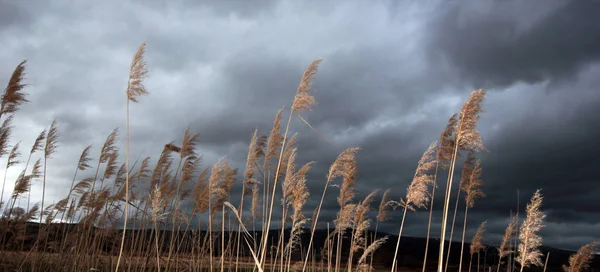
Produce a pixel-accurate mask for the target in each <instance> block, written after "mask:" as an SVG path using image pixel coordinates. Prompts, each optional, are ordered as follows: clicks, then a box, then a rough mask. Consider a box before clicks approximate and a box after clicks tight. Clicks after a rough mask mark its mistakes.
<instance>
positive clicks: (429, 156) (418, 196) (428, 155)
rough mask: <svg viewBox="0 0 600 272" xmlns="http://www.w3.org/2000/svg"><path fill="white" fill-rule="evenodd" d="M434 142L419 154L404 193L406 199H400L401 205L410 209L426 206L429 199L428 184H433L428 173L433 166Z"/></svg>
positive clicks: (431, 176)
mask: <svg viewBox="0 0 600 272" xmlns="http://www.w3.org/2000/svg"><path fill="white" fill-rule="evenodd" d="M436 144H437V143H436V142H433V143H432V144H430V145H429V147H428V148H427V150H425V152H424V153H423V156H421V159H420V160H419V164H418V166H417V170H416V171H415V175H414V178H413V180H412V182H411V183H410V185H409V186H408V190H407V193H406V199H405V200H402V201H401V203H402V204H401V205H402V206H404V207H406V208H407V209H409V210H411V211H415V207H419V208H426V207H427V206H426V203H427V202H428V201H429V197H430V196H429V192H428V191H429V190H428V186H429V185H433V175H431V174H429V172H431V170H433V169H434V168H435V147H436Z"/></svg>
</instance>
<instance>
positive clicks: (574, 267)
mask: <svg viewBox="0 0 600 272" xmlns="http://www.w3.org/2000/svg"><path fill="white" fill-rule="evenodd" d="M599 244H600V243H598V242H597V241H594V242H591V243H589V244H587V245H585V246H582V247H581V248H579V250H577V253H575V254H573V255H571V256H570V257H569V266H565V265H563V269H564V270H565V272H582V271H585V270H586V269H588V268H589V267H590V263H591V262H592V259H594V256H595V255H596V247H598V245H599Z"/></svg>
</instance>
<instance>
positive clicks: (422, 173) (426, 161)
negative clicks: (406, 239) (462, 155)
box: [391, 142, 437, 272]
mask: <svg viewBox="0 0 600 272" xmlns="http://www.w3.org/2000/svg"><path fill="white" fill-rule="evenodd" d="M436 146H437V142H433V143H431V144H430V145H429V147H428V148H427V150H425V152H424V153H423V155H422V156H421V159H419V163H418V165H417V169H416V170H415V174H414V176H413V180H412V182H411V183H410V185H409V186H408V189H407V193H406V198H405V199H401V200H400V206H402V207H403V208H404V211H403V213H402V221H401V223H400V230H399V231H398V240H397V241H396V250H395V252H394V260H393V261H392V270H391V271H392V272H394V269H395V268H396V258H397V256H398V250H399V249H400V238H401V237H402V230H403V228H404V219H405V218H406V211H407V210H411V211H413V212H414V211H416V208H425V209H426V208H427V205H426V203H427V202H428V201H429V198H430V197H431V196H430V195H429V193H428V186H430V185H434V183H433V178H434V177H433V175H431V174H430V172H431V171H432V170H433V169H434V168H435V165H436V156H435V150H436Z"/></svg>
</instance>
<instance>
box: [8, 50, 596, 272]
mask: <svg viewBox="0 0 600 272" xmlns="http://www.w3.org/2000/svg"><path fill="white" fill-rule="evenodd" d="M145 47H146V43H145V42H144V43H142V44H141V45H140V46H139V48H138V50H137V51H136V53H135V54H134V56H133V59H132V62H131V66H130V67H129V68H130V69H129V77H128V84H127V89H126V105H125V107H126V121H127V122H126V139H125V154H124V161H120V160H121V158H120V156H119V155H120V154H119V153H120V147H119V146H118V145H117V144H116V143H117V139H118V137H119V130H118V128H115V129H114V130H112V131H111V132H110V133H108V136H107V138H106V140H105V142H104V143H103V145H102V147H101V148H100V150H99V154H98V155H97V158H94V157H93V156H92V146H91V145H90V146H87V147H85V148H84V149H83V151H82V153H81V155H80V156H79V157H78V158H76V159H78V160H77V161H76V162H77V163H74V164H73V166H75V168H74V169H73V170H74V173H73V178H72V180H71V182H70V186H68V187H65V197H64V198H61V199H60V200H59V201H57V202H56V203H51V204H50V205H48V201H47V199H46V187H47V186H55V184H56V181H54V180H50V179H48V178H47V176H48V173H52V171H54V170H56V169H54V168H52V165H51V164H50V163H51V160H50V159H51V158H52V157H53V155H55V154H56V153H57V150H58V149H57V146H58V138H59V131H58V127H59V125H60V120H56V121H53V122H52V123H51V125H50V127H49V128H47V129H45V130H44V131H42V132H41V133H40V134H39V136H38V137H37V138H36V139H35V141H34V142H33V145H32V148H31V149H30V150H29V152H28V154H27V159H24V158H23V160H24V163H23V162H22V161H21V156H22V154H21V152H20V148H21V146H22V144H21V143H22V141H14V140H12V139H11V136H12V134H11V132H12V129H13V120H14V119H13V118H14V116H15V114H16V113H17V112H18V111H19V109H20V108H21V106H22V105H23V104H24V103H26V102H28V100H27V99H26V93H24V92H23V91H24V90H25V87H26V86H27V84H25V83H24V80H25V77H24V75H25V64H26V62H25V61H23V62H21V63H20V64H19V65H18V66H17V68H16V69H15V70H14V72H13V73H12V75H10V77H9V80H8V85H7V87H6V88H5V89H4V93H3V95H2V101H1V102H2V104H1V106H0V121H2V125H1V126H0V157H2V158H5V160H6V163H5V164H3V165H4V170H5V174H4V178H3V186H2V192H3V195H2V197H1V198H0V208H2V211H3V212H2V217H1V218H0V265H2V268H6V269H10V270H18V271H51V270H52V271H57V270H59V271H113V270H114V271H118V270H122V271H124V270H126V271H205V270H211V271H215V270H219V271H226V270H227V271H241V270H245V271H250V270H252V271H259V272H262V271H281V272H290V271H303V272H304V271H307V270H309V271H317V270H319V269H320V270H322V271H324V270H327V271H328V272H330V271H333V270H335V271H341V270H347V271H370V270H372V269H374V266H378V265H379V263H378V262H377V261H376V258H373V257H374V256H375V255H376V252H377V250H378V249H379V248H381V247H382V246H383V245H384V244H386V243H387V242H388V240H389V239H390V237H389V236H384V237H381V238H379V237H377V234H378V231H380V227H381V226H380V224H381V223H383V222H386V221H388V220H390V219H397V221H400V226H399V235H398V237H397V240H395V254H394V259H393V260H392V267H391V270H392V271H396V270H398V269H399V268H398V263H399V260H398V257H399V256H400V255H399V254H398V253H399V252H400V251H401V249H402V243H401V239H400V238H401V236H402V233H403V229H404V218H405V216H406V213H407V211H408V210H411V211H416V209H417V208H422V209H429V220H428V228H427V232H425V231H423V235H427V244H426V246H425V252H424V253H425V258H424V260H423V268H422V269H423V271H425V270H426V266H427V265H426V259H427V255H428V254H429V251H430V250H431V248H430V247H429V242H430V239H429V238H430V230H431V225H432V222H433V220H432V218H433V214H434V209H433V208H434V202H433V199H434V196H435V192H436V187H437V185H436V180H437V179H438V178H443V177H441V176H442V174H443V172H445V171H439V170H440V168H442V169H444V170H448V175H447V177H446V178H447V182H446V190H445V197H444V205H443V206H444V208H443V212H442V222H441V223H442V232H441V238H442V239H441V241H440V250H439V252H438V256H439V261H438V263H437V264H436V265H437V266H438V271H440V272H441V270H442V268H444V267H447V266H448V265H449V259H448V258H446V262H445V263H444V258H443V256H449V253H450V248H448V249H447V251H444V240H445V229H446V222H447V221H448V220H447V219H448V218H447V217H448V206H449V200H450V196H451V195H452V194H453V192H454V191H453V190H452V189H453V186H452V183H453V175H454V171H455V168H456V167H458V166H457V158H458V157H459V155H460V154H461V153H463V152H467V153H468V154H469V157H468V158H469V159H468V160H467V162H466V163H465V164H464V165H463V171H462V177H461V184H460V186H459V188H458V189H457V190H456V195H457V196H460V194H461V192H464V194H465V201H464V203H465V213H464V222H463V228H462V232H463V235H462V247H461V263H460V264H459V268H460V269H462V251H463V248H464V240H465V239H466V237H465V233H466V227H467V215H468V211H469V209H471V208H473V207H474V205H473V203H474V200H475V199H477V198H480V197H482V196H483V195H484V194H483V192H482V191H481V189H480V187H481V185H482V184H483V181H482V180H481V179H480V174H481V164H480V162H479V161H475V152H476V151H479V150H483V149H485V148H484V147H483V139H482V138H481V136H480V135H479V133H478V132H477V130H476V127H477V122H478V120H479V113H480V112H481V111H482V102H483V98H484V95H485V91H484V90H477V91H474V92H472V93H471V95H470V97H469V99H468V100H467V101H466V102H465V104H464V105H463V106H462V108H461V111H460V114H456V115H453V116H452V117H451V118H450V119H449V120H448V123H447V125H446V127H445V128H444V130H443V131H442V133H441V134H440V136H439V142H438V143H437V144H436V143H434V144H431V145H430V146H429V147H428V148H427V147H423V148H424V149H426V151H425V152H424V154H423V156H422V157H421V159H420V160H419V162H418V164H417V169H416V171H415V173H414V175H413V179H412V181H411V182H410V183H409V184H408V189H407V193H406V196H405V197H404V198H402V199H401V200H400V201H395V200H391V197H390V194H391V191H390V190H389V189H388V190H387V191H385V192H384V193H383V195H382V197H381V201H379V206H378V207H377V216H376V217H375V218H370V215H371V211H372V210H374V207H372V204H373V203H374V202H376V200H377V193H378V191H377V190H374V191H373V192H371V193H370V194H369V195H367V196H366V197H364V198H362V199H359V200H357V193H356V188H357V184H358V183H359V182H361V181H360V180H358V171H359V167H358V166H359V163H358V160H357V156H358V155H359V150H360V148H359V147H349V148H346V149H344V150H340V152H339V155H338V157H337V158H336V159H335V160H334V161H333V162H325V163H330V167H329V172H328V173H327V175H326V176H325V177H324V178H323V180H322V186H323V187H322V191H320V192H319V193H320V201H319V203H318V205H316V208H315V209H314V211H312V214H307V211H306V210H305V206H306V204H307V203H308V202H309V201H310V193H311V192H310V191H309V190H308V188H309V186H308V184H307V182H308V180H307V176H308V175H309V174H310V172H311V171H312V167H313V166H314V165H315V164H317V163H320V162H313V161H308V162H300V161H299V158H300V154H301V153H302V148H301V147H300V146H299V144H298V142H297V139H298V138H297V137H298V136H297V135H298V134H297V133H296V132H295V131H294V130H295V128H294V127H293V126H292V125H291V124H292V122H291V121H292V119H293V118H294V117H295V118H297V119H299V120H300V121H301V122H303V123H304V124H305V125H307V126H308V127H309V128H310V129H311V130H312V131H314V132H315V134H316V135H317V136H319V137H318V139H319V140H324V141H326V142H328V143H330V142H329V140H328V139H326V138H325V137H324V136H323V135H322V134H321V133H320V132H319V131H318V130H317V129H316V128H315V127H313V126H312V125H311V124H310V122H309V121H308V120H307V119H305V118H304V117H303V116H302V114H303V113H304V112H306V111H310V110H313V108H314V106H315V105H316V98H315V97H313V96H312V94H311V90H312V82H313V80H314V78H315V77H316V74H317V69H318V67H319V64H320V63H321V60H320V59H319V60H315V61H313V62H312V63H311V64H310V65H309V66H308V68H307V69H306V70H305V72H304V73H303V75H301V77H300V83H299V85H298V88H297V90H296V93H295V95H294V96H293V97H292V103H291V106H290V108H289V110H285V108H283V109H280V110H278V111H276V112H275V118H274V122H273V126H272V129H271V131H267V134H266V135H262V136H261V133H263V132H261V131H259V130H258V129H255V130H254V131H253V132H252V133H251V134H250V132H249V136H250V137H249V141H248V143H249V144H248V153H247V155H246V163H245V169H244V172H243V173H241V172H240V176H241V178H242V179H241V180H238V178H239V177H238V170H237V169H235V168H233V167H232V166H231V164H230V162H228V160H227V158H226V157H222V158H221V159H219V160H218V161H217V162H216V163H214V164H213V165H203V162H202V160H201V155H200V154H199V151H198V150H197V143H198V142H199V141H200V140H201V136H200V134H198V133H196V132H194V131H193V130H192V128H191V127H187V128H186V130H185V131H184V132H183V135H182V138H183V140H182V142H181V143H174V142H167V143H166V144H165V145H164V146H163V149H162V152H161V153H160V154H158V157H157V158H156V161H154V165H152V158H151V157H146V158H143V159H141V158H138V159H137V160H135V161H133V160H132V162H133V163H132V164H130V152H129V150H130V138H131V137H130V135H131V131H130V120H129V110H130V102H132V103H135V102H138V99H139V97H140V96H142V95H146V94H148V91H147V90H146V87H145V86H144V84H143V79H144V78H145V77H146V76H147V67H146V62H145V59H144V58H145V56H144V54H145ZM141 106H143V105H141ZM284 114H289V115H288V116H287V122H286V123H285V124H283V123H282V120H285V116H284ZM282 125H285V126H282ZM13 142H15V144H13V145H11V143H13ZM63 144H65V145H67V144H69V143H63ZM39 153H43V154H39ZM74 159H75V158H74ZM31 160H34V161H35V163H34V164H33V167H31V169H29V168H30V167H29V164H30V161H31ZM22 163H23V164H24V165H23V169H20V171H19V172H20V174H19V175H18V176H17V178H16V180H14V181H12V182H13V184H14V185H13V186H12V192H9V193H8V196H9V197H8V198H7V199H6V200H5V198H4V191H9V190H10V184H11V181H10V180H8V182H7V177H8V175H7V173H6V171H8V169H15V168H17V167H18V166H19V165H20V164H22ZM82 176H83V177H82ZM37 179H41V180H42V183H41V184H37V183H34V182H32V181H36V180H37ZM46 181H48V184H47V183H46ZM237 183H240V185H241V186H240V187H241V189H242V191H241V194H240V199H239V200H236V199H232V198H233V196H235V194H234V192H233V190H234V188H235V187H236V186H235V185H236V184H237ZM38 186H41V188H40V190H41V192H42V194H41V195H42V197H41V199H39V200H37V199H31V194H30V193H31V191H32V189H33V190H38V188H37V187H38ZM336 187H338V188H339V191H336V190H337V189H332V188H336ZM67 188H68V189H67ZM455 189H456V188H455ZM336 195H337V205H338V206H339V211H338V213H337V215H336V218H335V219H334V220H332V221H327V220H325V219H323V218H321V217H322V208H323V207H324V205H325V203H326V200H327V199H329V198H334V197H336ZM276 196H281V199H277V200H276ZM21 198H24V199H25V198H26V199H27V209H24V208H22V207H19V206H16V203H17V201H18V200H19V199H21ZM247 198H249V199H247ZM236 201H237V203H239V205H237V206H234V205H233V204H232V203H236ZM248 201H250V204H248ZM30 202H31V204H33V205H31V206H30ZM458 204H459V202H458V198H457V202H456V204H455V210H456V211H457V208H458ZM540 205H541V195H539V191H538V192H536V194H535V195H534V198H532V203H531V204H530V206H528V208H527V218H526V219H525V220H524V221H523V223H522V224H521V229H520V231H519V234H518V235H519V239H520V240H521V245H519V247H518V249H517V250H515V249H514V247H513V246H512V242H511V239H512V237H513V236H516V235H517V231H518V229H517V224H518V221H517V220H516V218H513V221H511V223H510V224H509V226H508V227H507V230H506V233H505V236H504V238H503V240H502V244H501V245H500V247H499V260H502V259H503V258H505V257H507V256H510V254H511V253H512V252H513V251H517V253H518V256H516V259H517V261H518V262H519V263H520V264H521V270H522V269H523V267H526V266H528V265H530V264H535V265H541V261H540V256H541V255H540V253H539V251H538V248H539V246H540V245H541V238H540V237H539V235H538V234H537V231H538V230H539V228H541V219H543V212H541V210H540ZM398 206H399V207H401V208H402V216H401V217H400V216H397V215H394V214H392V212H391V211H390V208H396V207H398ZM440 206H441V204H440ZM245 212H246V213H245ZM248 213H249V214H248ZM456 214H457V212H455V214H454V218H456ZM279 215H281V219H280V221H279V219H278V221H279V222H280V224H281V225H280V227H279V228H277V229H276V230H272V229H271V223H272V222H273V220H275V218H276V217H277V216H279ZM372 220H375V221H376V223H375V235H373V236H369V235H368V230H369V229H370V228H371V225H372ZM453 221H455V220H453ZM331 224H333V229H330V225H331ZM452 225H453V227H452V231H451V234H450V236H451V237H452V235H453V234H452V233H453V232H454V223H452ZM483 226H484V225H482V227H480V231H478V233H477V235H475V237H474V238H473V239H472V243H471V246H470V249H471V250H470V253H471V256H472V257H473V254H475V253H477V254H479V252H480V250H481V248H482V247H483V246H484V245H483V243H482V239H483V238H482V233H483ZM325 227H326V229H327V238H326V239H325V240H324V241H322V242H323V244H320V243H318V242H321V241H319V240H316V239H315V235H316V233H317V230H318V229H319V228H325ZM305 232H308V233H306V235H307V236H308V239H306V237H303V234H304V233H305ZM346 238H349V239H346ZM303 239H304V240H303ZM306 242H308V243H306ZM595 245H596V244H590V245H589V246H586V247H583V248H582V249H581V250H580V252H578V253H577V255H574V256H573V257H572V258H571V261H570V264H569V266H568V267H567V266H565V270H566V271H567V272H571V271H581V270H582V269H584V268H585V267H586V265H587V264H588V263H589V259H590V258H591V257H590V254H589V252H590V251H591V249H590V248H593V246H595ZM346 254H347V255H346ZM446 254H448V255H446ZM478 260H479V258H478ZM344 262H345V263H344ZM444 264H445V266H444ZM386 269H387V268H386ZM478 269H479V265H478ZM497 271H500V263H499V264H498V266H497Z"/></svg>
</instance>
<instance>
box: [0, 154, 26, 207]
mask: <svg viewBox="0 0 600 272" xmlns="http://www.w3.org/2000/svg"><path fill="white" fill-rule="evenodd" d="M19 144H20V142H18V143H17V144H15V145H14V146H13V148H12V149H11V150H10V153H9V154H8V158H7V160H6V168H4V180H3V181H2V193H0V203H3V200H4V187H5V186H6V173H7V172H8V169H9V168H11V167H12V166H15V165H17V164H19V163H21V161H19V160H18V158H19V156H21V152H20V151H19ZM0 205H2V204H0ZM0 208H2V207H0Z"/></svg>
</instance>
